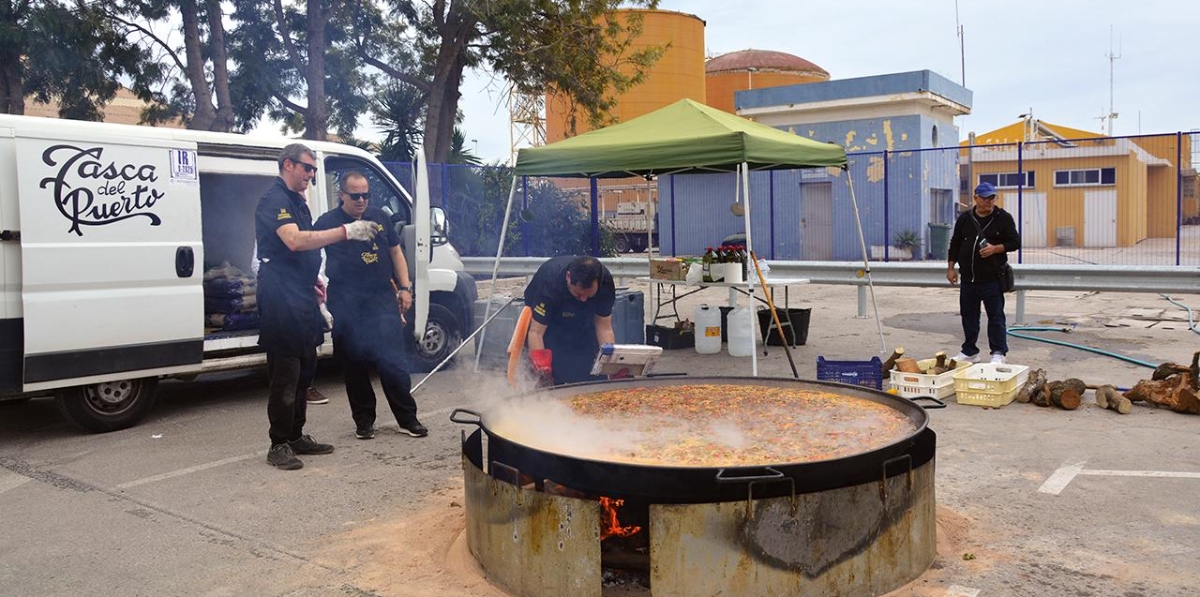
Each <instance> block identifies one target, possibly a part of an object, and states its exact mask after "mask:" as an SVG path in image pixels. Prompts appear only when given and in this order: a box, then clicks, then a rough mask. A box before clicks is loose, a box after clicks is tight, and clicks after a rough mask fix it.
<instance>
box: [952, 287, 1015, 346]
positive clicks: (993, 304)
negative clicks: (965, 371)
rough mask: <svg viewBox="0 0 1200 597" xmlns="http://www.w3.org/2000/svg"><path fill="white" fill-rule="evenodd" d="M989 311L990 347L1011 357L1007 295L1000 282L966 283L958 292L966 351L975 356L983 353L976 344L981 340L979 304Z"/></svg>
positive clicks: (988, 333)
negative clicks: (1006, 311) (1005, 296)
mask: <svg viewBox="0 0 1200 597" xmlns="http://www.w3.org/2000/svg"><path fill="white" fill-rule="evenodd" d="M980 303H983V309H984V310H985V311H986V312H987V318H988V325H987V335H988V348H989V349H990V350H991V352H992V354H1008V323H1007V321H1006V320H1005V319H1004V293H1003V292H1001V291H1000V282H998V281H997V282H980V283H978V284H976V283H972V282H967V281H963V282H961V289H960V290H959V293H958V309H959V312H960V313H962V326H963V335H964V336H965V339H964V340H963V343H962V352H963V354H965V355H970V356H974V355H976V354H978V353H979V347H977V346H976V345H975V343H976V342H977V341H978V340H979V305H980Z"/></svg>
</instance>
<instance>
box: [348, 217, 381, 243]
mask: <svg viewBox="0 0 1200 597" xmlns="http://www.w3.org/2000/svg"><path fill="white" fill-rule="evenodd" d="M342 228H343V229H344V230H345V231H346V240H371V239H372V238H375V222H372V221H370V220H356V221H354V222H350V223H349V224H342Z"/></svg>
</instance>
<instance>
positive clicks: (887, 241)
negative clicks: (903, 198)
mask: <svg viewBox="0 0 1200 597" xmlns="http://www.w3.org/2000/svg"><path fill="white" fill-rule="evenodd" d="M888 182H889V181H888V150H886V149H885V150H883V260H884V261H891V260H892V255H891V247H892V237H891V234H890V231H891V226H889V225H888V223H889V214H888V207H890V204H891V198H892V197H891V193H889V192H888V191H889V189H888V187H890V186H891V185H890V184H888Z"/></svg>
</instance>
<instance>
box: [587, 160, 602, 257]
mask: <svg viewBox="0 0 1200 597" xmlns="http://www.w3.org/2000/svg"><path fill="white" fill-rule="evenodd" d="M588 182H590V183H591V197H592V257H599V256H600V219H599V209H600V188H599V186H598V185H597V184H596V179H595V178H589V179H588Z"/></svg>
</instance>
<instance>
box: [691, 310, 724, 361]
mask: <svg viewBox="0 0 1200 597" xmlns="http://www.w3.org/2000/svg"><path fill="white" fill-rule="evenodd" d="M695 320H696V352H698V353H700V354H716V353H718V352H721V311H720V310H718V309H717V308H716V307H710V306H708V305H700V306H699V307H696V317H695Z"/></svg>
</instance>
